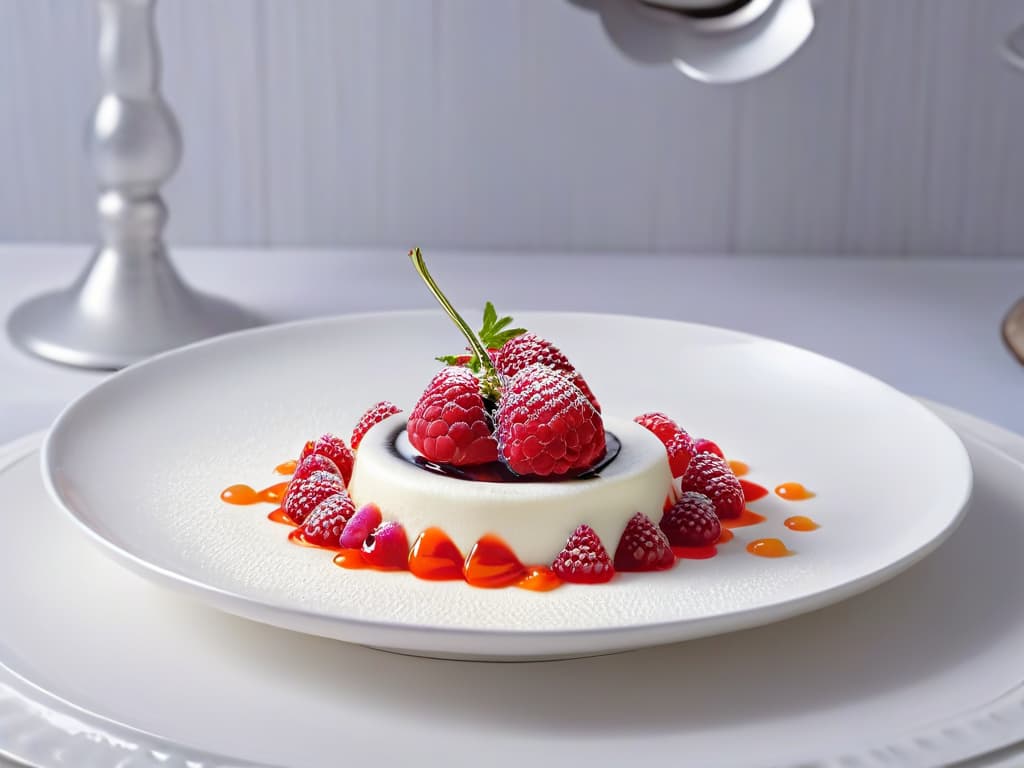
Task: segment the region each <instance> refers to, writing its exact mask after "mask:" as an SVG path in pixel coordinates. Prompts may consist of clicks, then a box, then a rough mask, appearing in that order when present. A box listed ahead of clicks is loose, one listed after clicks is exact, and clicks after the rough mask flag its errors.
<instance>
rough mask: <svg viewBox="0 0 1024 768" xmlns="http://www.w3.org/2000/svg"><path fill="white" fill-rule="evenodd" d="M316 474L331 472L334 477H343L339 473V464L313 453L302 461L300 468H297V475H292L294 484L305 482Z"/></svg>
mask: <svg viewBox="0 0 1024 768" xmlns="http://www.w3.org/2000/svg"><path fill="white" fill-rule="evenodd" d="M314 472H330V473H331V474H332V475H337V476H338V477H341V472H339V471H338V465H337V464H335V463H334V462H333V461H331V460H330V459H328V458H327V457H326V456H321V455H320V454H319V453H311V454H310V455H309V456H307V457H306V458H304V459H303V460H302V461H300V462H299V466H297V467H296V468H295V473H294V474H293V475H292V482H295V481H296V480H305V479H306V478H307V477H309V476H310V475H312V474H313V473H314Z"/></svg>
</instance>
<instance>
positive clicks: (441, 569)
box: [409, 528, 463, 581]
mask: <svg viewBox="0 0 1024 768" xmlns="http://www.w3.org/2000/svg"><path fill="white" fill-rule="evenodd" d="M462 563H463V557H462V553H461V552H459V548H458V547H456V546H455V543H454V542H453V541H452V540H451V539H450V538H448V535H447V534H446V533H445V532H444V531H442V530H441V529H440V528H427V530H425V531H423V533H421V534H420V535H419V536H417V537H416V541H414V542H413V545H412V549H410V550H409V570H410V571H411V572H412V574H413V576H418V577H419V578H421V579H427V580H428V581H453V580H461V579H462Z"/></svg>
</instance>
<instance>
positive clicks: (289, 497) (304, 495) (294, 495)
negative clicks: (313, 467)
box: [281, 471, 345, 525]
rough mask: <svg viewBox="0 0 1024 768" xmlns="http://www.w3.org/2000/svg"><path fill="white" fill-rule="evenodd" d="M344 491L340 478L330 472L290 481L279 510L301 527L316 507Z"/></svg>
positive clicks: (315, 473) (319, 472)
mask: <svg viewBox="0 0 1024 768" xmlns="http://www.w3.org/2000/svg"><path fill="white" fill-rule="evenodd" d="M344 490H345V484H344V483H342V482H341V478H340V477H338V476H337V475H332V474H331V473H330V472H322V471H318V472H314V473H313V474H311V475H310V476H309V477H307V478H304V479H302V480H292V482H290V483H289V484H288V490H287V491H285V494H284V501H282V503H281V508H282V509H284V513H285V514H286V515H288V517H290V518H291V519H292V521H293V522H294V523H295V524H296V525H302V523H304V522H305V520H306V518H307V517H309V514H310V513H311V512H312V511H313V510H314V509H315V508H316V506H317V505H318V504H319V503H320V502H321V501H323V500H324V499H326V498H327V497H328V496H333V495H334V494H336V493H341V492H343V491H344Z"/></svg>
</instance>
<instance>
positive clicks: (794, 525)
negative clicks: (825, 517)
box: [783, 515, 821, 531]
mask: <svg viewBox="0 0 1024 768" xmlns="http://www.w3.org/2000/svg"><path fill="white" fill-rule="evenodd" d="M783 525H785V526H786V527H787V528H789V530H791V531H816V530H817V529H818V528H821V526H820V525H818V524H817V523H816V522H814V521H813V520H811V518H809V517H804V516H803V515H796V516H795V517H787V518H786V519H785V521H784V523H783Z"/></svg>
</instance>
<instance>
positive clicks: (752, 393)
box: [42, 312, 971, 659]
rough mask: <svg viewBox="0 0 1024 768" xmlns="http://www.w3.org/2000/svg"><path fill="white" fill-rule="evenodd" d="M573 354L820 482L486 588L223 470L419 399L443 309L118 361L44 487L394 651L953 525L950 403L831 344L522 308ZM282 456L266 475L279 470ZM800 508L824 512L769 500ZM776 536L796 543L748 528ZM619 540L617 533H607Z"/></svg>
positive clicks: (760, 578)
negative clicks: (257, 497)
mask: <svg viewBox="0 0 1024 768" xmlns="http://www.w3.org/2000/svg"><path fill="white" fill-rule="evenodd" d="M517 320H519V321H520V322H521V323H522V324H524V325H526V327H529V328H531V329H533V330H535V331H537V332H538V333H540V334H542V335H544V336H546V337H548V338H550V339H552V340H554V341H555V342H556V343H557V344H558V345H559V346H560V347H561V348H562V349H563V350H565V351H566V352H567V353H568V354H569V356H570V357H571V358H572V359H573V361H574V362H575V363H576V365H577V366H578V367H579V368H580V370H582V371H583V372H584V373H585V375H586V377H587V379H588V381H589V383H590V384H591V387H592V388H593V390H594V391H595V392H596V393H597V395H598V397H599V398H600V399H601V401H602V403H603V406H604V409H605V412H606V413H607V414H609V415H614V416H623V417H630V416H632V415H635V414H638V413H641V412H643V411H647V410H663V411H666V412H668V413H670V414H673V415H674V416H676V417H677V418H678V419H679V420H680V421H681V422H682V423H683V424H684V426H686V427H687V428H688V429H689V430H690V431H691V432H693V433H694V434H697V435H704V436H707V437H711V438H713V439H715V440H716V441H718V442H719V443H720V444H721V445H722V446H723V447H724V448H725V449H726V451H727V452H728V453H729V455H730V457H731V458H736V459H741V460H743V461H745V462H747V463H748V464H749V465H750V466H751V474H750V476H749V478H750V479H751V480H752V481H754V482H757V483H760V484H762V485H765V486H767V487H769V488H771V487H774V486H775V485H777V484H780V483H783V482H790V481H795V482H801V483H803V484H804V485H805V486H807V487H808V488H810V489H811V490H812V491H814V492H815V493H816V494H817V495H816V496H815V497H814V498H813V499H810V500H808V501H804V502H799V503H797V502H792V501H785V500H782V499H780V498H777V497H769V498H766V499H763V500H760V501H758V502H755V503H754V504H753V505H752V508H753V509H755V510H756V511H757V512H759V513H760V514H762V515H764V516H765V517H766V518H767V521H766V522H765V523H762V524H761V525H758V526H754V527H750V528H740V529H737V530H736V538H735V539H734V540H733V541H732V542H730V543H728V544H726V545H724V546H723V547H721V551H720V554H719V556H717V557H715V558H712V559H709V560H703V561H689V560H687V561H682V562H681V563H680V564H679V565H678V566H677V567H676V568H675V569H673V570H672V571H669V572H665V573H654V574H620V575H619V576H617V577H616V579H615V580H613V581H612V582H611V583H609V584H607V585H603V586H598V587H593V586H574V585H567V586H563V587H561V588H559V589H557V590H555V591H553V592H548V593H533V592H528V591H525V590H518V589H501V590H481V589H476V588H473V587H470V586H468V585H466V584H464V583H461V582H459V583H453V582H446V583H437V582H424V581H420V580H418V579H415V578H413V577H411V576H410V575H408V574H404V573H377V572H371V571H355V572H353V571H346V570H343V569H340V568H338V567H336V566H334V565H333V563H332V557H331V553H329V552H325V551H318V550H313V549H308V548H302V547H297V546H294V545H292V544H289V543H288V541H287V540H286V537H285V530H284V529H283V527H282V526H279V525H276V524H273V523H270V522H268V521H267V520H266V514H267V512H268V510H269V507H263V508H261V507H244V508H243V507H231V506H228V505H226V504H224V503H222V502H221V501H220V499H219V494H220V491H221V490H222V489H223V488H225V487H226V486H229V485H231V484H234V483H239V482H242V483H248V484H250V485H253V486H256V487H258V486H260V485H264V484H266V485H269V484H270V483H272V482H274V480H275V477H274V476H273V474H272V468H273V467H275V466H276V465H277V464H278V463H279V462H280V461H282V460H284V459H288V458H291V457H292V456H294V455H295V454H296V453H297V452H298V450H299V449H300V447H301V446H302V444H303V443H304V441H305V440H307V439H308V438H310V437H312V436H315V435H317V434H319V433H322V432H325V431H333V432H338V433H340V434H343V435H344V434H348V432H349V430H350V429H351V427H352V425H353V424H354V423H355V421H356V419H357V418H358V416H359V415H360V413H361V412H362V411H363V410H364V409H365V408H366V407H367V406H368V405H370V404H371V403H373V402H375V401H377V400H380V399H384V398H387V399H390V400H392V401H394V402H396V403H399V404H401V405H403V406H405V407H407V408H408V407H410V406H411V404H412V403H413V402H414V401H415V399H416V398H417V396H418V395H419V393H420V392H421V391H422V389H423V387H424V386H425V385H426V382H427V381H428V380H429V379H430V377H431V375H432V373H433V372H434V371H435V370H436V368H437V366H438V364H437V363H436V362H434V361H433V359H432V358H433V356H434V355H435V354H439V353H444V352H449V351H451V350H453V349H458V348H459V346H460V344H459V337H458V335H457V332H456V331H455V329H454V328H453V327H452V326H451V325H450V323H449V322H448V321H447V319H446V318H444V317H443V316H441V314H440V313H439V312H436V313H435V312H418V313H389V314H379V315H365V316H347V317H339V318H335V319H330V320H320V321H313V322H303V323H298V324H293V325H286V326H278V327H272V328H265V329H259V330H255V331H249V332H244V333H240V334H236V335H232V336H228V337H222V338H220V339H216V340H212V341H209V342H205V343H201V344H198V345H195V346H192V347H189V348H186V349H183V350H180V351H177V352H173V353H170V354H167V355H164V356H161V357H158V358H156V359H153V360H151V361H149V362H147V363H144V364H142V365H139V366H137V367H134V368H131V369H128V370H126V371H124V372H122V373H120V374H118V375H116V376H114V377H112V378H110V379H108V380H107V381H105V382H104V383H103V384H101V385H100V386H98V387H97V388H96V389H94V390H93V391H91V392H89V393H88V394H86V395H85V396H84V397H82V398H80V399H79V400H78V401H77V402H75V403H74V404H72V405H71V406H70V407H69V408H68V409H67V410H66V411H65V412H64V413H63V414H62V415H61V417H60V418H59V419H58V420H57V422H56V424H55V425H54V427H53V429H52V430H51V432H50V433H49V435H48V437H47V440H46V444H45V446H44V449H43V452H42V457H43V458H42V466H43V473H44V478H45V480H46V482H47V484H48V486H49V488H50V489H51V492H52V494H53V496H54V498H56V499H57V501H58V502H59V503H60V505H61V506H62V507H63V508H64V509H66V510H67V511H68V513H70V515H71V516H72V518H73V519H74V520H76V521H77V522H78V523H79V524H80V525H81V527H82V528H83V529H84V530H85V531H87V532H88V533H89V534H90V535H91V536H92V538H93V539H94V540H95V541H97V542H99V543H100V544H102V545H103V548H104V549H105V550H106V551H107V552H108V553H109V554H112V555H113V556H115V557H116V558H117V559H118V560H120V561H121V562H122V563H124V564H126V565H128V566H129V567H131V568H133V569H134V570H136V571H137V572H139V573H141V574H142V575H144V576H146V577H148V578H151V579H153V580H155V581H157V582H158V583H161V584H164V585H167V586H171V587H174V588H176V589H179V590H181V591H184V592H186V593H188V594H191V595H193V596H195V597H198V598H200V599H202V600H204V601H206V602H208V603H210V604H211V605H214V606H216V607H218V608H221V609H223V610H225V611H228V612H230V613H235V614H237V615H240V616H244V617H247V618H250V619H254V620H257V621H261V622H265V623H269V624H274V625H277V626H280V627H285V628H288V629H292V630H297V631H300V632H305V633H310V634H316V635H323V636H326V637H332V638H336V639H339V640H346V641H350V642H355V643H360V644H366V645H371V646H375V647H379V648H385V649H392V650H399V651H402V652H407V653H414V654H423V655H432V656H440V657H456V658H490V659H525V658H552V657H559V656H581V655H588V654H598V653H607V652H614V651H621V650H625V649H630V648H637V647H642V646H648V645H656V644H661V643H667V642H672V641H678V640H685V639H689V638H694V637H699V636H703V635H712V634H717V633H721V632H727V631H732V630H736V629H741V628H744V627H751V626H755V625H758V624H764V623H767V622H771V621H777V620H779V619H784V618H787V617H790V616H793V615H795V614H798V613H801V612H804V611H808V610H811V609H814V608H819V607H821V606H824V605H826V604H829V603H833V602H836V601H838V600H841V599H844V598H847V597H850V596H851V595H853V594H856V593H857V592H861V591H863V590H865V589H867V588H869V587H871V586H873V585H876V584H878V583H880V582H882V581H884V580H885V579H888V578H890V577H892V576H893V575H895V574H896V573H898V572H899V571H901V570H903V569H905V568H906V567H908V566H909V565H910V564H911V563H913V562H914V561H915V560H917V559H919V558H921V557H923V556H924V555H925V554H927V553H928V552H930V551H931V550H932V549H934V548H935V547H936V546H937V545H938V544H939V543H940V542H941V541H942V540H943V539H944V538H945V537H946V536H947V535H948V534H949V533H950V532H951V531H952V530H953V529H954V527H955V526H956V524H957V522H958V521H959V519H960V516H961V512H962V510H963V508H964V504H965V503H966V501H967V499H968V496H969V493H970V488H971V468H970V462H969V460H968V457H967V454H966V451H965V450H964V447H963V445H962V444H961V442H960V440H959V439H958V437H957V436H956V434H955V433H954V432H953V431H952V430H950V429H949V428H948V427H947V426H946V425H945V424H944V423H942V421H940V420H939V419H938V418H937V417H936V416H934V415H933V414H932V413H931V412H929V411H928V410H927V409H926V408H924V407H923V406H922V405H921V404H920V403H918V402H916V401H914V400H912V399H911V398H908V397H906V396H904V395H902V394H901V393H899V392H897V391H896V390H894V389H892V388H891V387H889V386H887V385H885V384H883V383H881V382H879V381H877V380H875V379H873V378H871V377H869V376H867V375H865V374H863V373H860V372H858V371H856V370H853V369H851V368H849V367H847V366H844V365H842V364H840V363H837V362H835V361H832V360H829V359H827V358H824V357H821V356H818V355H815V354H812V353H810V352H807V351H804V350H800V349H796V348H794V347H791V346H787V345H784V344H781V343H778V342H774V341H769V340H766V339H760V338H756V337H752V336H749V335H745V334H740V333H735V332H730V331H725V330H720V329H715V328H709V327H704V326H696V325H688V324H683V323H677V322H670V321H664V320H654V319H644V318H636V317H615V316H603V315H577V314H552V313H548V314H545V313H526V314H522V315H521V316H519V317H517ZM277 479H280V478H277ZM792 515H804V516H809V517H811V518H813V519H814V520H816V521H817V522H818V523H819V524H820V525H821V527H820V529H818V530H816V531H813V532H809V533H799V532H793V531H790V530H789V529H787V528H786V527H785V526H784V524H783V521H784V520H785V519H786V518H787V517H789V516H792ZM765 537H775V538H779V539H781V540H783V541H784V542H785V543H786V545H787V546H788V547H789V548H790V549H791V550H792V551H794V552H795V554H794V555H792V556H790V557H784V558H778V559H767V558H761V557H755V556H752V555H751V554H749V553H748V552H747V551H746V550H745V544H746V543H747V542H749V541H752V540H754V539H757V538H765ZM611 546H614V544H612V545H611Z"/></svg>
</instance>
